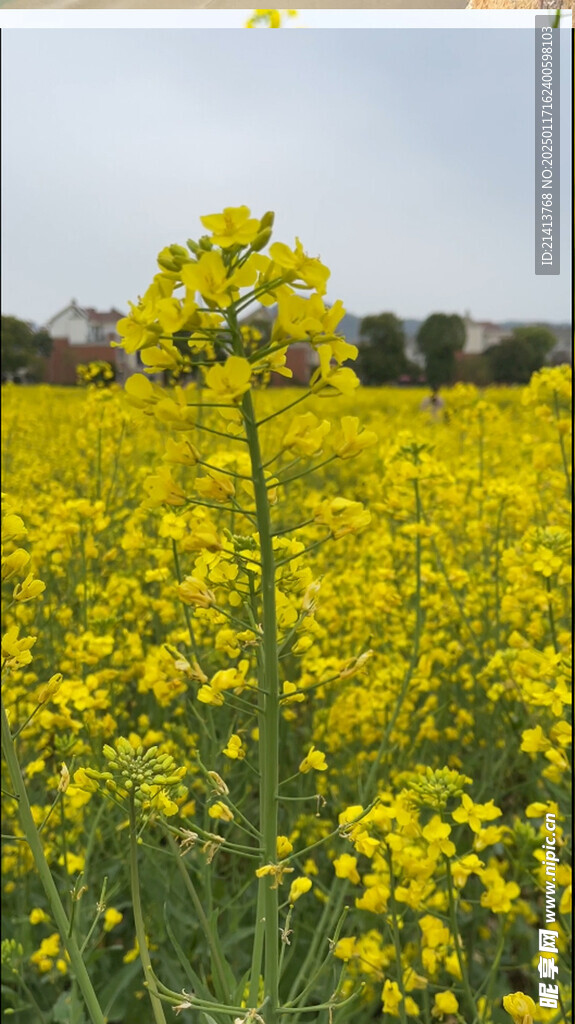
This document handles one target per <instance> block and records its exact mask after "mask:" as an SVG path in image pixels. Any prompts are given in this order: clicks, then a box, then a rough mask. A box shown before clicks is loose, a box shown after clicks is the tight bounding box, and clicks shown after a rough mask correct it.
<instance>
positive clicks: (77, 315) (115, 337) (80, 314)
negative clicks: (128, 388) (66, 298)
mask: <svg viewBox="0 0 575 1024" xmlns="http://www.w3.org/2000/svg"><path fill="white" fill-rule="evenodd" d="M124 315H125V314H124V313H121V312H120V311H119V310H117V309H110V310H108V311H107V312H102V313H101V312H98V310H96V309H93V308H92V307H91V306H79V305H78V303H77V302H76V300H75V299H72V301H71V302H70V304H69V305H68V306H66V307H65V308H64V309H61V310H60V312H59V313H56V314H55V315H54V316H53V317H51V318H50V319H49V320H48V321H47V323H46V324H45V328H46V330H47V331H48V333H49V334H50V335H51V336H52V337H53V338H58V339H65V341H66V342H67V343H68V345H69V346H70V348H71V349H73V350H74V351H75V353H76V356H75V357H74V359H73V362H74V363H76V362H81V361H82V359H81V358H78V357H81V351H80V350H81V349H82V348H83V347H85V348H86V361H87V362H88V361H90V360H92V359H95V358H98V359H102V358H108V357H107V353H106V349H110V353H109V358H110V362H113V363H114V364H115V366H116V371H117V374H118V378H119V380H125V379H126V377H127V376H129V374H131V373H134V372H135V371H137V370H138V368H139V366H138V358H137V355H136V353H127V352H125V351H124V350H123V349H121V348H110V346H111V342H113V341H119V340H120V335H119V334H118V332H117V329H116V324H117V323H118V320H120V319H121V317H123V316H124ZM95 346H98V349H99V351H97V350H96V349H95ZM70 355H72V353H70ZM69 361H70V360H69Z"/></svg>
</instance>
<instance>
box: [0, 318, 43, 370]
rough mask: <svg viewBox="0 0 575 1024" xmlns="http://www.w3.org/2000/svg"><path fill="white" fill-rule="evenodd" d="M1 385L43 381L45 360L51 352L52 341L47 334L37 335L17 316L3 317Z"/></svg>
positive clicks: (38, 332)
mask: <svg viewBox="0 0 575 1024" xmlns="http://www.w3.org/2000/svg"><path fill="white" fill-rule="evenodd" d="M1 339H2V346H1V358H2V381H5V380H13V379H14V378H19V377H21V378H22V379H25V380H31V381H37V380H41V379H42V374H43V368H44V362H43V361H44V359H45V357H46V356H49V355H50V352H51V351H52V338H51V337H50V335H49V334H48V332H47V331H35V330H34V328H33V327H31V326H30V324H27V323H25V321H24V320H18V318H17V317H15V316H3V317H2V330H1Z"/></svg>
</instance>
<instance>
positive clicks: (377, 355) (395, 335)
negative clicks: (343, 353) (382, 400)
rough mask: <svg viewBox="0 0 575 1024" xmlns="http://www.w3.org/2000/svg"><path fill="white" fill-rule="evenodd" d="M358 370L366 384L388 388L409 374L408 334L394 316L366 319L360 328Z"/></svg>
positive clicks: (386, 314) (384, 314) (381, 315)
mask: <svg viewBox="0 0 575 1024" xmlns="http://www.w3.org/2000/svg"><path fill="white" fill-rule="evenodd" d="M359 336H360V341H361V342H363V343H362V344H360V345H359V346H358V348H359V354H358V357H357V362H356V368H357V371H358V373H359V376H360V379H361V381H362V383H363V384H386V383H387V382H388V381H392V380H397V378H398V377H400V376H401V374H402V373H405V372H406V370H407V366H408V361H407V358H406V355H405V334H404V332H403V324H402V322H401V320H398V318H397V317H396V316H395V315H394V314H393V313H380V314H379V315H378V316H366V317H364V319H363V320H362V321H361V325H360V328H359Z"/></svg>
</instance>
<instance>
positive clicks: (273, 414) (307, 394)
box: [255, 391, 311, 428]
mask: <svg viewBox="0 0 575 1024" xmlns="http://www.w3.org/2000/svg"><path fill="white" fill-rule="evenodd" d="M310 394H311V392H310V391H306V392H305V394H303V395H300V396H299V398H296V399H295V401H294V402H290V403H289V405H284V406H283V408H282V409H278V410H277V412H271V413H270V414H269V416H264V418H263V419H262V420H258V422H257V423H256V424H255V425H256V427H258V428H259V427H261V426H263V424H264V423H267V422H268V421H269V420H274V419H275V418H276V416H281V415H282V413H284V412H287V411H288V409H293V407H294V406H295V405H299V403H300V402H304V401H305V399H306V398H309V397H310Z"/></svg>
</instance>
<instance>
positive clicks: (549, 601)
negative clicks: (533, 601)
mask: <svg viewBox="0 0 575 1024" xmlns="http://www.w3.org/2000/svg"><path fill="white" fill-rule="evenodd" d="M545 587H546V590H547V611H548V613H549V629H550V630H551V642H552V644H553V650H554V651H555V654H557V653H558V651H559V644H558V643H557V630H556V628H555V615H554V614H553V602H552V599H551V582H550V580H549V577H548V576H546V577H545Z"/></svg>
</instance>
